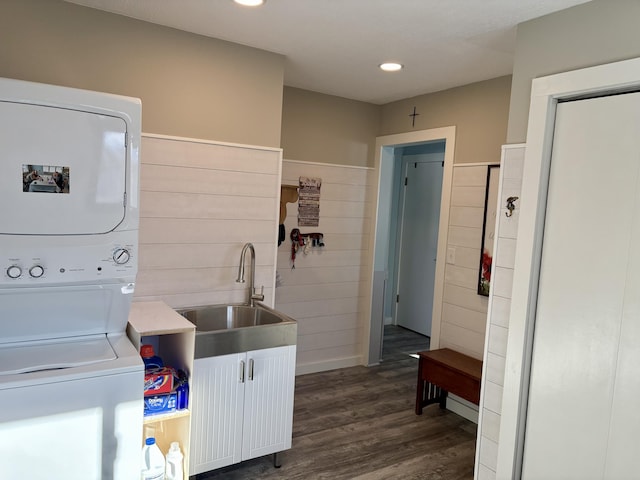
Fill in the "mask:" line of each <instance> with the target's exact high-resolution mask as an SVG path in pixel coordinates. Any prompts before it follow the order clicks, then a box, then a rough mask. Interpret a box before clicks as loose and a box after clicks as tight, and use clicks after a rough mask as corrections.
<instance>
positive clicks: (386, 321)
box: [384, 317, 393, 325]
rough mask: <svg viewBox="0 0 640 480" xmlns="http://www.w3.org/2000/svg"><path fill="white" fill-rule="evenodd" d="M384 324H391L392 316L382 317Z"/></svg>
mask: <svg viewBox="0 0 640 480" xmlns="http://www.w3.org/2000/svg"><path fill="white" fill-rule="evenodd" d="M384 324H385V325H393V317H384Z"/></svg>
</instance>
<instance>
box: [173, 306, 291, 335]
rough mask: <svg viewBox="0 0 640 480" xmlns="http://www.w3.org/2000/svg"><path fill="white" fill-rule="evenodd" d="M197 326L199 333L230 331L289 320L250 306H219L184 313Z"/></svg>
mask: <svg viewBox="0 0 640 480" xmlns="http://www.w3.org/2000/svg"><path fill="white" fill-rule="evenodd" d="M182 316H184V317H185V318H186V319H187V320H189V321H190V322H191V323H193V324H194V325H195V326H196V331H197V332H211V331H214V330H228V329H231V328H245V327H255V326H258V325H270V324H273V323H283V322H286V321H287V318H286V317H284V316H282V315H280V314H278V313H277V312H274V311H269V310H267V309H266V308H259V307H250V306H248V305H218V306H211V307H203V308H197V309H193V310H186V311H184V312H182Z"/></svg>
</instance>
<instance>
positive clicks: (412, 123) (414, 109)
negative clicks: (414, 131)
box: [409, 107, 420, 127]
mask: <svg viewBox="0 0 640 480" xmlns="http://www.w3.org/2000/svg"><path fill="white" fill-rule="evenodd" d="M418 115H420V114H419V113H416V107H413V113H410V114H409V116H410V117H411V126H412V127H415V126H416V117H417V116H418Z"/></svg>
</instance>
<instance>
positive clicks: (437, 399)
mask: <svg viewBox="0 0 640 480" xmlns="http://www.w3.org/2000/svg"><path fill="white" fill-rule="evenodd" d="M432 403H438V404H439V405H440V408H445V407H446V405H447V391H446V390H444V389H442V388H440V387H438V386H437V385H434V384H433V383H429V382H427V381H425V380H422V379H421V378H420V377H418V386H417V388H416V415H422V408H423V407H426V406H427V405H431V404H432Z"/></svg>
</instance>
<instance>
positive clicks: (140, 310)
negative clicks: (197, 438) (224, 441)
mask: <svg viewBox="0 0 640 480" xmlns="http://www.w3.org/2000/svg"><path fill="white" fill-rule="evenodd" d="M127 335H128V336H129V339H130V340H131V342H132V343H133V344H134V345H135V346H136V348H137V349H138V351H140V346H141V345H142V344H143V343H146V342H150V343H151V344H153V345H154V348H155V350H156V354H157V355H158V356H160V358H162V360H163V361H164V364H165V365H170V366H172V367H174V368H176V369H181V370H184V371H185V372H186V373H187V375H188V376H189V383H190V384H191V383H192V378H191V374H192V372H193V352H194V345H195V325H193V323H191V322H189V321H188V320H187V319H185V318H184V317H182V316H181V315H179V314H178V313H176V311H175V310H173V309H172V308H171V307H170V306H169V305H167V304H166V303H164V302H158V301H153V302H134V303H133V304H132V305H131V312H130V314H129V324H128V325H127ZM140 388H141V389H142V388H143V386H142V385H140ZM191 400H192V399H191V394H189V405H191ZM143 426H144V427H145V433H144V435H146V431H147V430H152V431H153V432H154V433H153V434H154V436H155V438H156V443H157V445H158V447H160V450H161V451H162V452H163V453H164V452H167V451H168V450H169V447H170V446H171V443H172V442H175V441H177V442H178V443H179V444H180V448H181V449H182V454H183V455H184V479H183V480H188V478H189V457H190V437H191V409H189V408H186V409H184V410H177V411H175V412H171V413H160V414H158V415H150V416H147V417H144V419H143ZM140 440H141V442H143V441H144V438H141V439H140Z"/></svg>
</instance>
